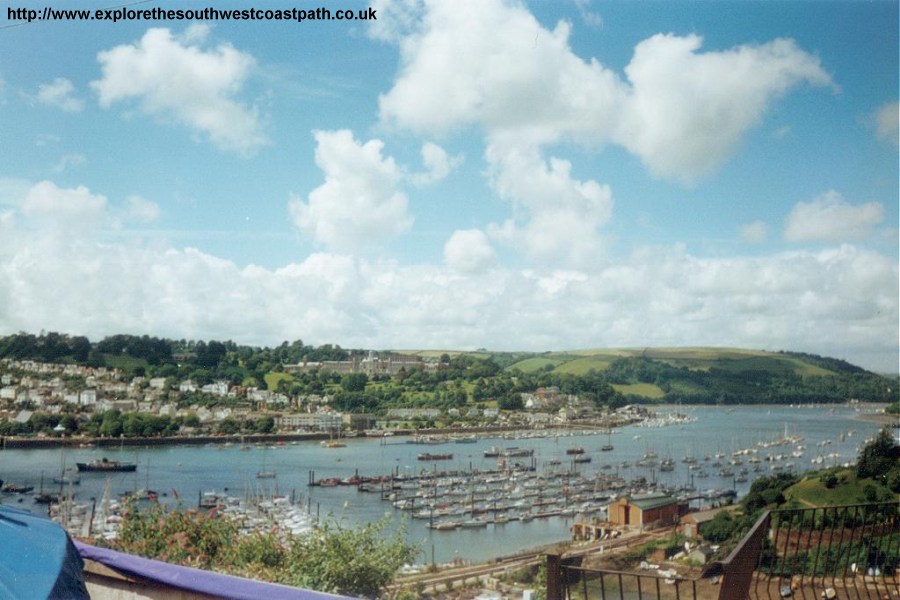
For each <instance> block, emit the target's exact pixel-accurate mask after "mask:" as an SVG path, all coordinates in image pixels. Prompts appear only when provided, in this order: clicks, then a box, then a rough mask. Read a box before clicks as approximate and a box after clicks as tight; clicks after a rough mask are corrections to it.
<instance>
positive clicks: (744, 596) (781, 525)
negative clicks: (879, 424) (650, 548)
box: [547, 502, 900, 600]
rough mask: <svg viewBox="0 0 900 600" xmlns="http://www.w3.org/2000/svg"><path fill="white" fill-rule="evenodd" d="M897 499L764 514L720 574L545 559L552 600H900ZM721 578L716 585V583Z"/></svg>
mask: <svg viewBox="0 0 900 600" xmlns="http://www.w3.org/2000/svg"><path fill="white" fill-rule="evenodd" d="M898 570H900V503H898V502H887V503H879V504H859V505H851V506H835V507H820V508H802V509H782V510H775V511H771V512H766V513H765V514H763V515H762V516H761V517H760V518H759V519H758V520H757V522H756V523H755V524H754V525H753V527H752V528H751V529H750V531H749V532H747V534H746V535H744V537H743V538H742V539H741V541H740V542H739V543H738V545H737V546H736V547H735V548H734V549H733V550H732V552H731V553H730V554H729V555H728V557H727V558H725V559H724V560H722V561H720V562H717V563H715V564H714V565H713V566H712V568H708V569H706V570H705V573H707V574H711V573H714V572H715V573H718V574H719V576H718V577H717V578H715V579H713V578H710V577H706V578H699V577H698V578H684V577H678V576H674V575H673V576H665V575H659V574H653V573H631V572H625V571H614V570H598V569H586V568H583V567H582V565H581V560H580V559H578V560H572V559H566V558H563V557H561V556H558V555H557V556H548V557H547V600H594V599H598V600H601V599H602V600H645V599H646V600H654V599H655V600H670V599H671V600H776V599H778V600H782V599H786V598H796V599H802V600H822V599H825V600H864V599H865V600H900V574H898ZM714 584H718V585H714Z"/></svg>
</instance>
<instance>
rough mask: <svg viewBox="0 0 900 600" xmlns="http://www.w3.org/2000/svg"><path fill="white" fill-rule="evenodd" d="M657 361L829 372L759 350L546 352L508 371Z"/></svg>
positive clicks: (650, 392)
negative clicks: (617, 361)
mask: <svg viewBox="0 0 900 600" xmlns="http://www.w3.org/2000/svg"><path fill="white" fill-rule="evenodd" d="M639 356H645V357H647V358H650V359H653V360H658V361H662V362H665V363H667V364H670V365H672V366H674V367H679V368H680V367H686V368H688V369H691V370H698V371H708V370H709V369H711V368H713V367H715V368H717V369H723V370H726V371H734V372H740V371H748V370H751V371H769V372H773V373H785V372H793V373H796V374H798V375H800V376H802V377H809V376H816V375H828V374H829V373H831V371H828V370H827V369H823V368H821V367H819V366H816V365H813V364H811V363H808V362H806V361H804V360H803V359H802V358H799V357H793V356H786V355H783V354H777V353H774V352H765V351H762V350H744V349H740V348H621V349H588V350H573V351H568V352H549V353H545V354H542V355H540V356H537V357H530V358H526V359H525V360H521V361H519V362H517V363H515V364H513V365H511V367H510V368H517V369H520V370H521V371H524V372H532V371H536V370H538V369H541V368H544V367H545V366H546V365H554V371H556V372H559V373H572V374H577V375H581V374H584V373H587V372H588V371H589V370H591V369H596V370H598V371H603V370H605V369H606V368H607V367H608V366H609V364H610V363H611V362H612V361H614V360H615V359H617V358H620V357H639ZM614 387H615V388H616V389H617V390H619V391H621V392H622V393H625V394H633V395H636V396H644V397H646V398H651V399H655V398H660V397H662V396H663V393H662V390H660V389H659V388H658V387H657V386H655V385H651V384H635V385H616V386H614ZM694 387H695V386H692V385H690V384H689V383H685V382H673V384H672V389H673V391H682V392H688V393H690V392H694V391H698V390H695V389H693V388H694Z"/></svg>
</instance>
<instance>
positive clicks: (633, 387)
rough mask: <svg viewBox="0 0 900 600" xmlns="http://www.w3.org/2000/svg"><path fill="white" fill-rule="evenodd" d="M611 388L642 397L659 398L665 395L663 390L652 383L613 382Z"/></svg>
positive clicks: (627, 394)
mask: <svg viewBox="0 0 900 600" xmlns="http://www.w3.org/2000/svg"><path fill="white" fill-rule="evenodd" d="M613 388H614V389H615V390H616V391H617V392H619V393H621V394H624V395H626V396H643V397H644V398H651V399H654V400H656V399H659V398H662V397H663V396H665V395H666V393H665V392H664V391H662V390H661V389H659V387H657V386H655V385H653V384H652V383H631V384H628V385H621V384H618V383H614V384H613Z"/></svg>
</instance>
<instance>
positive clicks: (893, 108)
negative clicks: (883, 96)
mask: <svg viewBox="0 0 900 600" xmlns="http://www.w3.org/2000/svg"><path fill="white" fill-rule="evenodd" d="M875 125H876V131H877V132H878V137H880V138H882V139H885V140H888V141H891V142H894V144H898V143H900V137H898V135H900V133H898V132H900V102H888V103H887V104H885V105H884V106H882V107H881V108H879V109H878V111H877V112H876V113H875Z"/></svg>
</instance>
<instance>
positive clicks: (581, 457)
mask: <svg viewBox="0 0 900 600" xmlns="http://www.w3.org/2000/svg"><path fill="white" fill-rule="evenodd" d="M572 460H573V461H574V462H577V463H589V462H591V457H590V456H587V455H586V454H580V455H578V456H576V457H575V458H574V459H572Z"/></svg>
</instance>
